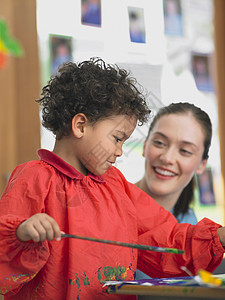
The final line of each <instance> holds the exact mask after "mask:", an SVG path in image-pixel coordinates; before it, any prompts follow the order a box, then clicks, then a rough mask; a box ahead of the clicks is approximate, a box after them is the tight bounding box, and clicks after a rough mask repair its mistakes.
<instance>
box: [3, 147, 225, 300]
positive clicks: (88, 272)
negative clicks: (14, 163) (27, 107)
mask: <svg viewBox="0 0 225 300" xmlns="http://www.w3.org/2000/svg"><path fill="white" fill-rule="evenodd" d="M39 156H40V160H39V161H31V162H28V163H24V164H22V165H20V166H18V167H16V169H15V170H14V171H13V173H12V175H11V178H10V180H9V183H8V184H7V186H6V188H5V191H4V192H3V195H2V198H1V200H0V292H1V293H3V294H5V300H8V299H17V300H22V299H23V300H26V299H29V300H32V299H37V300H39V299H48V300H49V299H54V300H63V299H79V300H94V299H96V300H97V299H98V300H101V299H117V300H119V299H135V296H134V297H133V296H131V295H128V296H126V295H109V294H107V293H105V290H104V289H103V288H102V286H103V282H104V281H105V280H124V279H126V280H132V279H134V276H135V271H136V267H138V269H140V270H142V271H143V272H145V273H147V274H149V275H150V276H151V277H171V276H184V275H186V274H184V273H183V271H182V270H181V269H180V266H186V267H187V268H188V269H189V270H190V271H191V272H192V273H194V274H196V272H197V271H198V269H199V268H203V269H205V270H208V271H212V270H213V269H215V268H216V267H217V266H218V265H219V264H220V262H221V259H222V256H223V253H224V248H223V247H222V246H221V244H220V242H219V237H218V235H217V229H218V228H219V227H220V225H218V224H216V223H214V222H212V221H210V220H208V219H203V220H202V221H201V222H199V223H198V224H197V225H196V226H193V225H190V224H179V223H177V221H176V219H175V218H174V217H173V216H172V214H170V213H169V212H167V211H166V210H164V209H163V208H162V207H161V206H159V205H158V204H157V203H156V202H155V201H154V200H152V199H151V198H150V197H149V196H148V195H147V194H145V193H144V192H143V191H141V190H140V189H138V188H137V187H136V186H135V185H133V184H131V183H129V182H127V181H126V179H125V178H124V176H123V175H122V174H121V173H120V171H119V170H117V169H116V168H114V167H111V168H110V169H109V170H108V171H107V172H106V173H105V174H104V175H103V176H94V175H92V174H89V175H87V176H84V175H82V174H80V173H79V172H77V171H76V170H75V169H74V168H73V167H72V166H70V165H68V164H67V163H66V162H64V161H63V160H62V159H60V158H59V157H58V156H56V155H55V154H53V153H52V152H49V151H47V150H39ZM36 213H47V214H49V215H50V216H51V217H53V218H54V219H55V220H56V221H57V222H58V224H59V226H60V229H61V230H62V231H64V232H66V233H70V234H76V235H82V236H90V237H96V238H103V239H108V240H116V241H122V242H128V243H141V244H147V245H153V246H160V247H172V248H178V249H184V250H185V254H184V255H179V254H171V253H158V252H150V251H143V250H139V251H138V250H136V249H132V248H125V247H119V246H114V245H107V244H102V243H97V242H90V241H85V240H78V239H69V238H64V239H62V240H61V241H59V242H57V241H55V240H53V241H44V242H39V243H34V242H31V241H29V242H21V241H19V240H18V239H17V237H16V229H17V227H18V225H19V224H20V223H21V222H23V221H24V220H26V219H28V218H29V217H30V216H32V215H34V214H36Z"/></svg>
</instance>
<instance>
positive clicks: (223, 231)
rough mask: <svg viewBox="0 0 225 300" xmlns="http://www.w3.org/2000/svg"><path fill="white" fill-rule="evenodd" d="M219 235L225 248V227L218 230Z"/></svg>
mask: <svg viewBox="0 0 225 300" xmlns="http://www.w3.org/2000/svg"><path fill="white" fill-rule="evenodd" d="M217 233H218V236H219V239H220V243H221V244H222V246H223V247H225V227H220V228H218V230H217Z"/></svg>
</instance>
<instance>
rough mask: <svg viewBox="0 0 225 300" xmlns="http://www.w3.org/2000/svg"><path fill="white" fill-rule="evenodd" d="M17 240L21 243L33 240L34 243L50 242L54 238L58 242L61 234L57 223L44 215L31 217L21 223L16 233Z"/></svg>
mask: <svg viewBox="0 0 225 300" xmlns="http://www.w3.org/2000/svg"><path fill="white" fill-rule="evenodd" d="M16 235H17V238H18V239H19V240H20V241H22V242H27V241H30V240H33V241H34V242H39V241H41V242H43V241H44V240H46V239H47V240H48V241H51V240H53V239H54V238H55V239H56V240H57V241H59V240H60V239H61V232H60V229H59V225H58V224H57V222H56V221H55V220H54V219H53V218H52V217H50V216H49V215H47V214H45V213H40V214H36V215H33V216H32V217H30V218H29V219H27V220H26V221H24V222H23V223H21V224H20V225H19V226H18V228H17V231H16Z"/></svg>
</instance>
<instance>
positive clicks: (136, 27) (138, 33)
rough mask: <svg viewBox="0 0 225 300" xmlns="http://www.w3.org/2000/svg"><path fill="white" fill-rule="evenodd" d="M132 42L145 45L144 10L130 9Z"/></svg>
mask: <svg viewBox="0 0 225 300" xmlns="http://www.w3.org/2000/svg"><path fill="white" fill-rule="evenodd" d="M128 15H129V31H130V40H131V42H134V43H145V22H144V9H143V8H138V7H128Z"/></svg>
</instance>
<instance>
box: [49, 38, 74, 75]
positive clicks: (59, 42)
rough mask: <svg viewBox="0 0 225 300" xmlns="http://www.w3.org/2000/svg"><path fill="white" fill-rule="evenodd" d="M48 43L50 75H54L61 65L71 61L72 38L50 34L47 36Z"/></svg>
mask: <svg viewBox="0 0 225 300" xmlns="http://www.w3.org/2000/svg"><path fill="white" fill-rule="evenodd" d="M49 43H50V61H51V67H50V68H51V75H55V74H56V73H57V72H58V68H59V66H60V65H61V64H62V63H64V62H69V61H73V56H72V37H69V36H60V35H52V34H51V35H50V36H49Z"/></svg>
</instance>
